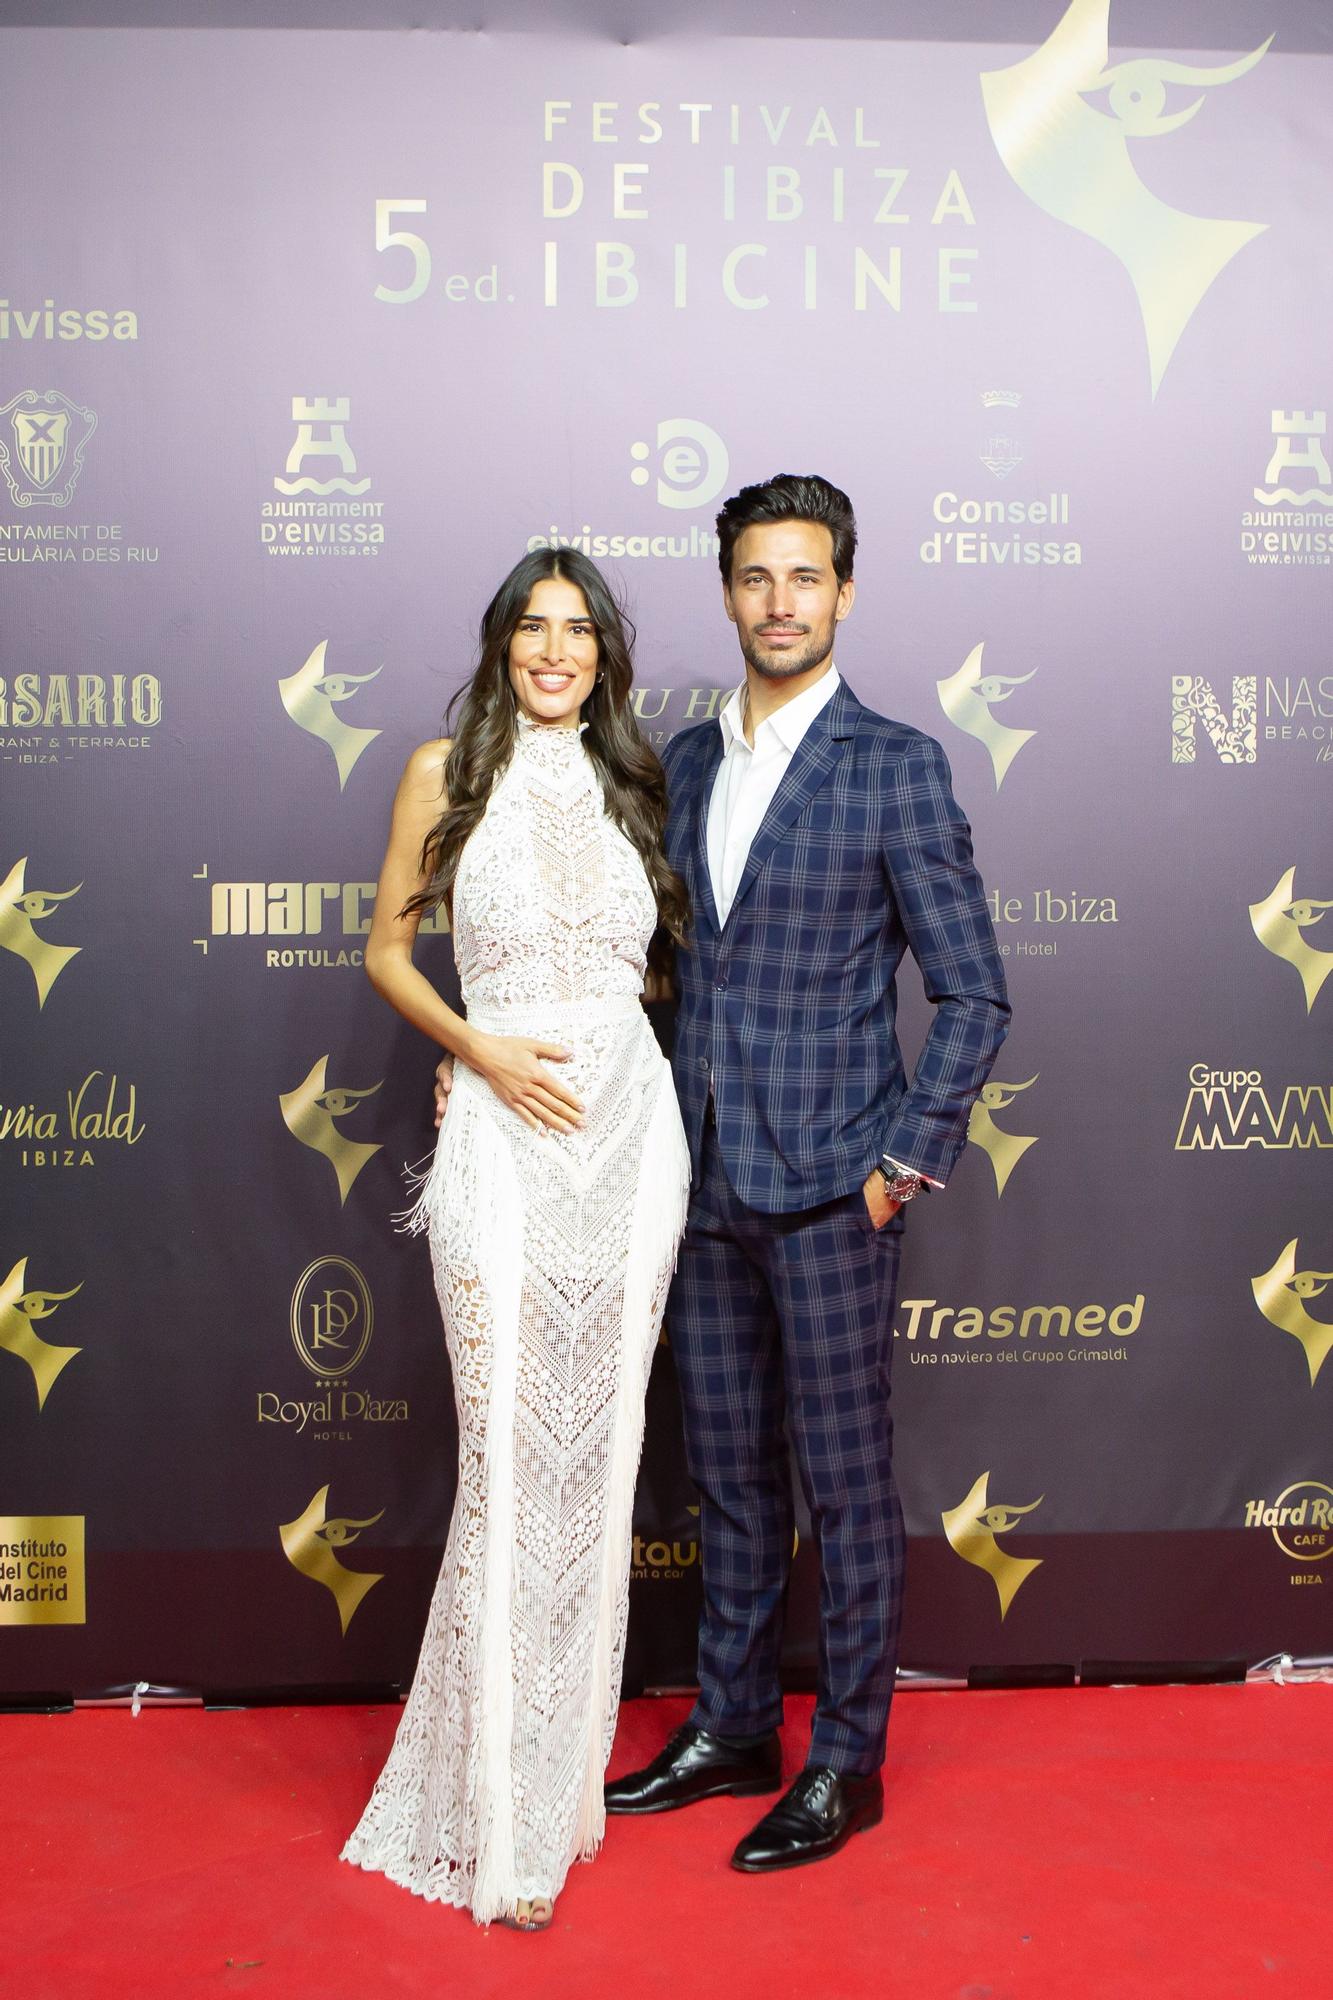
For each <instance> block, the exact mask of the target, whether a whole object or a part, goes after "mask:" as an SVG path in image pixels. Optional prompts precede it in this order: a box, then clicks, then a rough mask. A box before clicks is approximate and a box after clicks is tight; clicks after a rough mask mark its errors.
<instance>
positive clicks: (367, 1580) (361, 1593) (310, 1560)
mask: <svg viewBox="0 0 1333 2000" xmlns="http://www.w3.org/2000/svg"><path fill="white" fill-rule="evenodd" d="M328 1497H329V1489H328V1487H327V1486H321V1487H320V1489H319V1491H318V1493H316V1494H315V1496H314V1498H313V1499H312V1500H311V1501H310V1504H309V1505H308V1506H307V1507H306V1509H305V1512H304V1513H302V1514H299V1515H298V1516H297V1518H296V1519H295V1520H294V1521H287V1522H285V1523H284V1524H283V1526H282V1527H280V1528H279V1529H278V1534H279V1536H280V1538H281V1541H282V1552H283V1554H284V1555H285V1556H286V1558H287V1560H288V1562H289V1563H290V1564H291V1566H292V1568H293V1569H295V1570H299V1571H300V1572H301V1575H302V1576H308V1577H309V1578H310V1580H311V1582H312V1583H322V1584H323V1586H324V1588H325V1589H326V1590H328V1591H331V1592H332V1593H333V1599H334V1602H335V1603H336V1605H337V1606H338V1617H339V1619H340V1620H341V1622H342V1629H343V1637H344V1638H346V1636H347V1628H348V1626H349V1625H350V1624H351V1622H352V1620H353V1618H355V1616H356V1614H357V1612H358V1611H359V1610H360V1608H361V1605H362V1603H363V1602H364V1600H365V1598H366V1597H367V1596H368V1595H369V1593H370V1592H371V1591H372V1590H373V1589H374V1588H375V1585H376V1584H377V1583H382V1582H383V1580H384V1579H383V1572H382V1571H380V1572H372V1571H370V1570H360V1569H346V1568H344V1566H343V1564H342V1563H340V1562H339V1560H338V1556H337V1551H338V1550H339V1549H345V1548H348V1547H350V1545H351V1544H352V1543H353V1542H354V1541H355V1540H356V1538H357V1536H358V1535H359V1534H361V1533H362V1532H363V1530H364V1529H366V1528H373V1527H374V1525H375V1523H376V1521H380V1520H382V1519H383V1518H384V1509H383V1508H382V1507H381V1508H380V1511H379V1513H378V1514H371V1515H370V1516H369V1517H368V1519H366V1520H364V1521H352V1520H349V1519H347V1518H345V1517H342V1518H338V1519H335V1520H332V1521H331V1520H329V1518H328V1515H327V1512H326V1507H327V1503H328Z"/></svg>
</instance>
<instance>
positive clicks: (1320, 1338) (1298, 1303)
mask: <svg viewBox="0 0 1333 2000" xmlns="http://www.w3.org/2000/svg"><path fill="white" fill-rule="evenodd" d="M1299 1242H1300V1238H1299V1236H1293V1237H1292V1239H1291V1241H1290V1243H1288V1245H1287V1247H1286V1249H1285V1250H1284V1251H1283V1252H1282V1254H1281V1256H1280V1257H1279V1258H1278V1260H1277V1262H1276V1264H1274V1265H1273V1267H1272V1269H1271V1270H1268V1271H1264V1272H1263V1273H1262V1274H1261V1276H1259V1277H1257V1278H1251V1279H1250V1289H1251V1290H1252V1291H1253V1293H1254V1303H1255V1304H1256V1305H1257V1306H1258V1308H1259V1310H1260V1312H1261V1313H1262V1314H1263V1316H1264V1318H1265V1319H1266V1320H1267V1321H1268V1323H1269V1325H1270V1326H1276V1327H1279V1328H1280V1329H1281V1330H1282V1332H1283V1333H1289V1334H1290V1335H1291V1337H1292V1339H1293V1340H1299V1342H1300V1343H1301V1346H1302V1347H1303V1348H1304V1349H1305V1359H1306V1364H1307V1366H1308V1367H1309V1370H1310V1387H1311V1388H1312V1389H1313V1387H1314V1385H1315V1382H1316V1381H1317V1380H1318V1377H1319V1371H1320V1369H1321V1368H1322V1367H1323V1365H1324V1363H1325V1361H1326V1360H1327V1358H1328V1352H1329V1349H1330V1348H1333V1326H1331V1325H1330V1324H1329V1323H1328V1321H1327V1320H1321V1319H1316V1318H1315V1317H1314V1315H1313V1314H1312V1313H1308V1312H1307V1311H1306V1310H1305V1301H1306V1300H1307V1299H1318V1298H1322V1297H1323V1295H1324V1293H1325V1292H1326V1291H1327V1290H1328V1287H1329V1284H1330V1283H1333V1271H1298V1270H1297V1269H1296V1245H1297V1244H1298V1243H1299Z"/></svg>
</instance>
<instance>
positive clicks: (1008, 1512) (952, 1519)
mask: <svg viewBox="0 0 1333 2000" xmlns="http://www.w3.org/2000/svg"><path fill="white" fill-rule="evenodd" d="M989 1478H990V1474H989V1472H983V1473H982V1475H981V1477H980V1479H978V1481H977V1483H976V1485H975V1486H974V1487H973V1488H972V1491H971V1492H970V1493H969V1494H968V1496H967V1498H966V1500H963V1501H961V1502H960V1503H959V1505H958V1506H957V1507H950V1508H948V1509H946V1511H945V1512H944V1513H943V1514H941V1515H940V1519H941V1521H943V1523H944V1532H945V1534H946V1535H947V1536H948V1538H949V1547H950V1548H951V1549H952V1550H953V1552H954V1554H955V1555H956V1556H961V1557H962V1558H963V1561H964V1562H967V1563H971V1564H972V1566H973V1567H974V1568H975V1569H984V1570H985V1572H986V1574H987V1576H989V1577H990V1578H991V1580H992V1582H993V1583H994V1585H995V1588H996V1590H997V1591H998V1592H999V1594H1000V1619H1001V1622H1003V1620H1004V1619H1005V1617H1006V1616H1007V1615H1008V1611H1009V1606H1010V1605H1011V1604H1012V1603H1013V1601H1014V1599H1015V1597H1016V1596H1017V1595H1018V1593H1019V1591H1020V1590H1021V1589H1022V1587H1023V1585H1024V1584H1025V1583H1026V1582H1027V1580H1028V1578H1029V1577H1030V1576H1031V1574H1032V1572H1033V1570H1034V1569H1040V1568H1041V1565H1042V1562H1043V1558H1042V1557H1041V1556H1031V1557H1020V1556H1010V1555H1006V1554H1005V1552H1004V1550H1003V1549H1002V1548H1001V1547H1000V1545H999V1543H998V1542H997V1541H996V1539H995V1537H996V1536H997V1535H1005V1534H1008V1532H1009V1530H1010V1529H1011V1528H1012V1527H1013V1526H1014V1525H1015V1523H1016V1522H1017V1521H1018V1520H1019V1519H1020V1517H1021V1516H1022V1515H1024V1514H1031V1513H1033V1512H1034V1511H1035V1509H1036V1508H1038V1507H1040V1505H1041V1503H1042V1501H1043V1500H1044V1499H1045V1498H1046V1495H1045V1494H1044V1493H1043V1494H1041V1495H1040V1496H1039V1497H1038V1498H1037V1499H1036V1500H1032V1501H1029V1503H1028V1505H1027V1506H1026V1507H1002V1506H1001V1505H1000V1504H999V1502H998V1501H997V1502H996V1503H995V1505H994V1506H992V1505H991V1504H990V1503H989V1502H988V1500H987V1498H986V1482H987V1480H988V1479H989Z"/></svg>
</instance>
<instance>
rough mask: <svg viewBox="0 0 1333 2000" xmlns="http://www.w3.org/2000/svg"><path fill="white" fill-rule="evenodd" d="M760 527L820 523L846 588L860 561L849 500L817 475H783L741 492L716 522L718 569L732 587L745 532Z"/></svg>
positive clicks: (725, 507) (790, 473) (799, 473)
mask: <svg viewBox="0 0 1333 2000" xmlns="http://www.w3.org/2000/svg"><path fill="white" fill-rule="evenodd" d="M762 521H817V522H818V524H819V526H820V527H821V528H827V529H828V531H829V533H830V535H832V537H833V573H834V575H835V576H836V577H837V579H838V582H839V583H840V584H841V583H846V582H847V579H848V578H849V577H850V576H851V573H852V563H853V561H854V560H855V557H856V516H855V514H854V513H853V512H852V503H851V501H850V500H849V499H848V498H847V495H846V494H845V493H844V492H842V491H841V490H840V488H838V487H836V486H831V485H830V484H829V482H828V480H827V479H821V478H820V476H819V474H818V473H817V472H779V473H776V474H775V475H774V477H773V478H772V479H766V480H765V481H764V482H763V484H762V485H761V486H742V488H741V490H740V492H739V493H733V494H732V496H731V498H730V500H727V501H724V502H723V506H722V512H721V513H720V514H719V515H718V517H717V535H718V541H719V542H720V543H721V547H720V548H719V550H718V556H717V560H718V567H719V568H720V569H721V571H722V581H723V583H730V582H731V556H732V551H733V549H734V548H735V546H736V543H737V541H738V540H739V539H740V537H741V535H742V534H743V533H744V532H745V530H746V529H747V528H753V527H754V526H756V524H757V523H759V522H762Z"/></svg>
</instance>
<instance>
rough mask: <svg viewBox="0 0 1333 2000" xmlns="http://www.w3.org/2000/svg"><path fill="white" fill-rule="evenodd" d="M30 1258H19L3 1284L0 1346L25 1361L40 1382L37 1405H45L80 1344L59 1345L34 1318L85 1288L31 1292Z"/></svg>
mask: <svg viewBox="0 0 1333 2000" xmlns="http://www.w3.org/2000/svg"><path fill="white" fill-rule="evenodd" d="M27 1270H28V1260H27V1258H26V1257H20V1258H19V1260H18V1263H17V1264H15V1266H14V1268H13V1270H12V1271H11V1272H10V1274H9V1276H8V1277H7V1278H6V1279H5V1281H4V1283H3V1285H0V1347H3V1348H4V1349H5V1350H6V1352H7V1353H9V1354H16V1355H17V1356H18V1358H19V1360H20V1361H26V1362H27V1364H28V1366H29V1368H31V1370H32V1378H33V1381H34V1382H35V1383H36V1384H37V1407H38V1409H39V1410H40V1409H42V1408H44V1407H45V1404H46V1399H47V1396H48V1395H49V1394H50V1392H51V1384H52V1383H53V1382H54V1381H55V1379H56V1376H57V1375H58V1374H59V1373H60V1371H61V1369H62V1368H64V1367H65V1366H66V1365H67V1364H68V1363H69V1362H71V1361H72V1360H73V1359H74V1357H75V1355H76V1354H81V1353H82V1352H83V1349H82V1348H81V1347H56V1346H55V1345H54V1344H53V1343H52V1342H51V1341H49V1340H43V1339H42V1337H41V1335H40V1334H39V1333H34V1331H33V1321H34V1320H39V1319H50V1317H51V1315H52V1313H53V1312H54V1311H55V1310H56V1307H57V1306H60V1305H63V1304H64V1302H65V1300H66V1299H72V1298H73V1297H74V1295H75V1293H76V1292H81V1291H82V1290H83V1286H82V1285H75V1286H74V1289H73V1291H68V1292H43V1291H37V1292H30V1291H28V1290H27V1289H26V1278H27Z"/></svg>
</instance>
